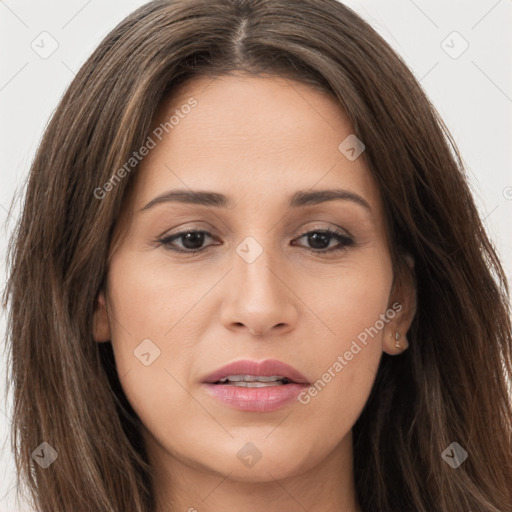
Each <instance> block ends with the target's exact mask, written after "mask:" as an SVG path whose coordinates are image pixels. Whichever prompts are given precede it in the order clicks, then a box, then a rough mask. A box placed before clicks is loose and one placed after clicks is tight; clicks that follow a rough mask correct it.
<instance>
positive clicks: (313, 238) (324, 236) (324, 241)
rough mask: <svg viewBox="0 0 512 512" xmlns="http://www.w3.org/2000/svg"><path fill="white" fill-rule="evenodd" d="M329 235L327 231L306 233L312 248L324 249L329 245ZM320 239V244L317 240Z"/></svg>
mask: <svg viewBox="0 0 512 512" xmlns="http://www.w3.org/2000/svg"><path fill="white" fill-rule="evenodd" d="M330 238H331V235H330V234H329V233H318V232H317V233H312V234H310V235H308V242H309V243H310V244H311V247H312V248H313V249H325V248H326V247H329V241H330ZM319 241H320V245H318V242H319Z"/></svg>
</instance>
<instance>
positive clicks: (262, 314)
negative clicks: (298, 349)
mask: <svg viewBox="0 0 512 512" xmlns="http://www.w3.org/2000/svg"><path fill="white" fill-rule="evenodd" d="M270 237H271V235H268V236H265V237H263V236H262V237H260V240H262V241H263V242H264V244H265V246H264V245H263V243H260V242H259V241H258V240H256V238H255V237H252V236H249V237H247V238H245V239H244V240H243V241H242V242H241V243H240V244H239V245H238V246H237V247H236V254H235V255H234V261H233V271H232V272H230V282H229V285H228V286H229V288H230V291H228V297H227V298H226V302H225V304H224V308H223V312H222V319H223V322H224V323H225V325H226V326H227V327H229V326H234V325H236V326H240V324H243V325H245V326H246V327H247V328H248V329H249V330H250V331H251V332H253V333H254V334H263V333H265V332H267V331H269V330H270V329H272V328H273V327H276V326H280V328H281V329H283V328H284V326H288V327H291V326H292V325H294V324H295V322H296V319H297V310H296V305H295V304H294V302H293V294H291V292H290V290H288V288H287V286H286V285H285V284H284V283H285V282H286V279H285V276H284V275H283V276H282V277H280V276H279V273H280V269H283V265H282V263H281V259H280V257H279V254H278V251H274V249H273V247H272V246H271V242H270ZM263 239H264V240H263Z"/></svg>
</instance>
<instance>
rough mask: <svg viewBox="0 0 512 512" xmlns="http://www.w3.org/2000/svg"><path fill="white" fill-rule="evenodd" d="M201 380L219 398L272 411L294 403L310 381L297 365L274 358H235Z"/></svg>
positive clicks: (250, 409) (245, 407)
mask: <svg viewBox="0 0 512 512" xmlns="http://www.w3.org/2000/svg"><path fill="white" fill-rule="evenodd" d="M202 384H203V387H204V390H205V391H206V392H207V393H208V394H209V395H210V396H211V397H213V398H215V399H216V400H217V401H218V402H220V403H222V404H223V405H226V406H228V407H231V408H235V409H238V410H242V411H246V412H269V411H274V410H276V409H279V408H282V407H285V406H286V405H291V404H292V403H293V401H294V399H295V400H296V399H297V396H298V395H299V394H300V393H301V392H302V391H303V390H304V389H305V388H306V387H307V386H309V385H310V384H309V382H308V380H307V379H306V377H305V376H304V375H303V374H302V373H300V372H299V371H298V370H297V369H295V368H293V367H292V366H290V365H288V364H286V363H283V362H281V361H277V360H275V359H267V360H265V361H262V362H258V361H252V360H242V361H235V362H234V363H230V364H228V365H226V366H223V367H222V368H219V369H218V370H216V371H214V372H213V373H212V374H210V375H209V376H207V377H206V378H204V379H203V380H202Z"/></svg>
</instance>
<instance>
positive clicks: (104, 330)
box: [93, 291, 111, 343]
mask: <svg viewBox="0 0 512 512" xmlns="http://www.w3.org/2000/svg"><path fill="white" fill-rule="evenodd" d="M110 338H111V334H110V322H109V321H108V313H107V301H106V299H105V292H104V291H101V292H100V293H99V294H98V298H97V299H96V307H95V309H94V316H93V339H94V341H96V342H98V343H101V342H105V341H110Z"/></svg>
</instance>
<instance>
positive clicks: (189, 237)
mask: <svg viewBox="0 0 512 512" xmlns="http://www.w3.org/2000/svg"><path fill="white" fill-rule="evenodd" d="M204 235H205V234H204V232H202V231H192V232H190V233H186V234H185V235H182V239H183V246H184V247H185V248H186V249H191V250H193V249H200V248H201V246H202V245H203V243H204Z"/></svg>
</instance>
